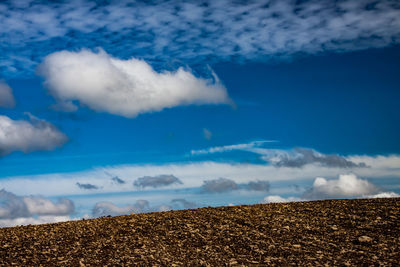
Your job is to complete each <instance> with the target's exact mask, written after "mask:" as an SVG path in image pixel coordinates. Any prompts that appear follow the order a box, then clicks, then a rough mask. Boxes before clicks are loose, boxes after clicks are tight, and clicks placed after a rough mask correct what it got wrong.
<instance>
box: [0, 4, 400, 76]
mask: <svg viewBox="0 0 400 267" xmlns="http://www.w3.org/2000/svg"><path fill="white" fill-rule="evenodd" d="M28 7H29V8H28ZM0 21H1V24H2V25H4V27H2V28H1V29H0V36H1V37H0V44H1V45H0V55H2V56H1V57H0V69H2V70H3V71H4V73H8V74H11V73H13V74H15V73H26V72H30V73H32V70H33V68H34V67H35V66H36V65H37V64H38V63H40V61H42V59H43V57H44V56H45V53H52V52H56V51H57V50H60V49H66V48H69V49H79V48H81V47H88V48H95V47H98V46H101V47H103V48H104V49H106V50H107V51H109V52H110V53H111V54H112V55H114V56H117V57H120V58H126V57H130V56H132V55H140V56H142V57H143V59H145V60H150V61H151V62H152V63H154V64H155V65H157V64H158V63H160V62H173V61H178V62H185V64H187V63H192V64H196V63H201V64H204V62H208V63H210V62H211V63H212V62H221V61H227V60H233V61H244V60H264V59H270V58H271V57H272V58H274V57H284V58H287V57H290V56H292V55H295V54H298V53H308V54H315V53H320V52H324V51H334V52H344V51H354V50H361V49H368V48H377V47H385V46H390V45H394V44H399V43H400V6H399V5H398V3H397V2H396V1H390V0H383V1H373V2H371V1H367V0H360V1H352V0H344V1H329V0H323V1H290V0H283V1H269V0H261V1H256V0H253V1H229V0H222V1H209V0H206V1H167V0H165V1H156V2H146V3H145V2H135V3H132V2H131V1H100V2H99V1H72V2H68V1H63V2H57V3H51V2H41V1H33V0H25V1H24V0H22V1H7V2H5V3H2V4H0ZM160 64H161V65H162V64H164V63H160Z"/></svg>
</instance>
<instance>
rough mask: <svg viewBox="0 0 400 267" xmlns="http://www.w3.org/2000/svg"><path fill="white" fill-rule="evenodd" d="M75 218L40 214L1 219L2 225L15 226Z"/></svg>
mask: <svg viewBox="0 0 400 267" xmlns="http://www.w3.org/2000/svg"><path fill="white" fill-rule="evenodd" d="M71 220H74V219H73V218H71V217H69V216H38V217H28V218H14V219H0V227H13V226H17V225H29V224H44V223H58V222H65V221H71Z"/></svg>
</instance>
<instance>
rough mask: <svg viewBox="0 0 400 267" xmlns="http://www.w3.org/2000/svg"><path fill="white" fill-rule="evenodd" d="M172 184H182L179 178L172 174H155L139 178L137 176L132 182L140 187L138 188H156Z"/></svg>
mask: <svg viewBox="0 0 400 267" xmlns="http://www.w3.org/2000/svg"><path fill="white" fill-rule="evenodd" d="M173 184H182V182H181V180H179V178H177V177H175V176H173V175H171V174H170V175H166V174H162V175H157V176H144V177H141V178H138V179H136V180H135V182H133V185H134V186H135V187H140V188H146V187H153V188H158V187H165V186H169V185H173Z"/></svg>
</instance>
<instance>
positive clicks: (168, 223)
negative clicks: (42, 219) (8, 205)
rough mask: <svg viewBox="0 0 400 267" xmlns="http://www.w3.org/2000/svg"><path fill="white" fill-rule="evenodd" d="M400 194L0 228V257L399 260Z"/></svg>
mask: <svg viewBox="0 0 400 267" xmlns="http://www.w3.org/2000/svg"><path fill="white" fill-rule="evenodd" d="M399 245H400V199H399V198H397V199H393V198H392V199H361V200H327V201H313V202H295V203H277V204H259V205H250V206H235V207H218V208H201V209H195V210H181V211H169V212H159V213H148V214H137V215H127V216H119V217H103V218H98V219H91V220H80V221H70V222H64V223H57V224H46V225H30V226H19V227H12V228H3V229H0V259H1V261H0V265H4V266H9V265H12V264H15V265H19V266H27V265H35V266H37V265H40V264H42V265H68V266H105V265H131V264H133V263H135V264H137V265H146V266H148V265H163V266H232V265H233V266H235V265H245V266H249V265H254V266H255V265H273V264H276V265H290V264H296V265H303V266H304V265H308V266H320V265H324V264H328V265H329V266H332V265H347V266H354V265H365V266H366V265H369V266H371V265H385V266H390V265H392V266H394V265H397V266H398V265H400V246H399Z"/></svg>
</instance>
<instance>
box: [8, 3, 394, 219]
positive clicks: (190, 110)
mask: <svg viewBox="0 0 400 267" xmlns="http://www.w3.org/2000/svg"><path fill="white" fill-rule="evenodd" d="M372 19H373V23H371V21H372ZM0 24H1V25H4V27H1V30H0V39H1V45H0V79H1V80H2V82H1V83H0V189H2V190H3V191H0V200H1V201H0V225H1V226H9V225H16V224H26V223H43V222H51V221H60V220H66V219H76V218H81V217H84V216H85V217H96V216H101V215H108V214H112V215H118V214H126V213H130V212H148V211H159V210H168V209H177V208H195V207H201V206H208V205H211V206H218V205H229V204H234V205H236V204H254V203H260V202H265V203H266V202H273V201H288V200H290V201H296V200H309V199H327V198H353V197H374V196H380V197H387V196H398V195H397V194H398V193H400V183H399V181H400V180H399V179H400V156H399V153H400V138H399V137H400V126H399V125H400V117H399V115H398V104H397V103H398V101H399V99H400V90H399V85H400V63H399V62H400V45H399V43H400V7H399V6H398V5H397V4H396V3H393V2H390V1H378V2H376V1H375V2H369V1H339V2H333V1H265V2H263V1H249V2H246V3H236V2H233V1H220V2H218V3H214V2H209V1H204V2H202V3H200V2H198V1H186V2H180V1H154V2H151V3H145V2H133V1H109V2H104V3H103V2H101V3H96V2H93V1H72V2H70V1H69V2H63V1H60V2H57V3H56V4H54V3H52V2H44V1H40V2H37V1H6V2H3V3H2V4H0ZM141 179H142V180H141ZM138 181H142V182H143V184H140V183H139V182H138ZM135 184H136V186H135ZM60 198H61V199H62V200H61V201H59V200H58V199H60ZM21 203H22V204H21ZM17 207H19V208H17ZM21 207H22V208H23V210H20V209H21Z"/></svg>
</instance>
